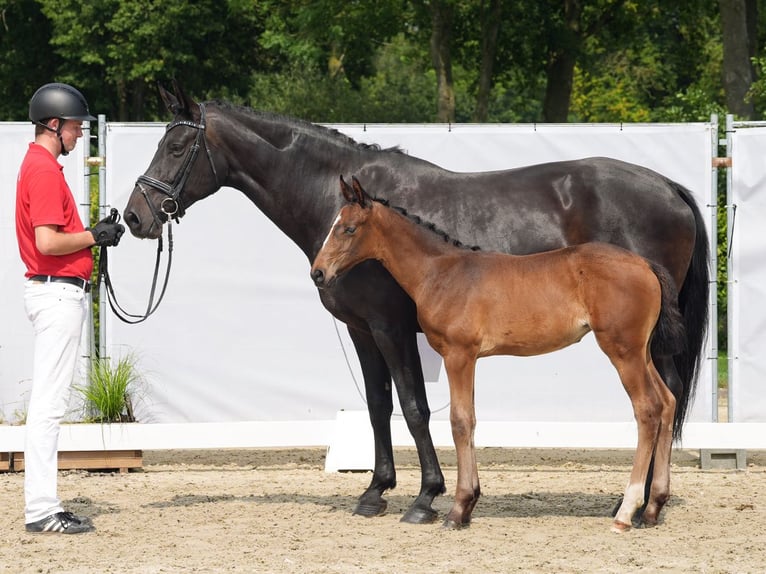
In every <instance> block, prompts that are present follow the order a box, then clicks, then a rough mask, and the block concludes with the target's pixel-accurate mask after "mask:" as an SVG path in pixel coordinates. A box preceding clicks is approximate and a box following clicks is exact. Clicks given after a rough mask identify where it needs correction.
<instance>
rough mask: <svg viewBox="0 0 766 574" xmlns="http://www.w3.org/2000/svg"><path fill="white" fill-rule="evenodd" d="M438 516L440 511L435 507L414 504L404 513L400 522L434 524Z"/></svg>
mask: <svg viewBox="0 0 766 574" xmlns="http://www.w3.org/2000/svg"><path fill="white" fill-rule="evenodd" d="M438 517H439V513H438V512H436V511H435V510H434V509H433V508H421V507H415V506H413V507H411V508H410V509H409V510H408V511H407V512H406V513H405V514H404V516H402V519H401V521H400V522H407V523H409V524H433V523H434V522H436V519H437V518H438Z"/></svg>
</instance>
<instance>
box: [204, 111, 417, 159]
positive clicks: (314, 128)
mask: <svg viewBox="0 0 766 574" xmlns="http://www.w3.org/2000/svg"><path fill="white" fill-rule="evenodd" d="M209 103H211V104H214V105H215V106H217V107H218V108H220V109H223V110H229V111H232V112H240V113H244V114H245V115H249V116H254V117H256V118H260V119H263V120H266V121H269V122H276V123H281V124H285V125H287V126H290V127H294V128H297V129H300V130H302V131H305V132H312V133H315V134H316V135H317V136H319V137H323V138H325V139H332V140H334V141H337V142H339V143H341V144H344V145H347V146H350V147H353V148H356V149H359V150H363V151H381V152H390V153H401V154H403V153H405V152H404V150H402V149H401V148H400V147H399V146H394V147H390V148H381V147H380V146H379V145H378V144H366V143H360V142H358V141H356V140H355V139H353V138H351V137H349V136H347V135H346V134H344V133H341V132H339V131H338V130H336V129H334V128H329V127H327V126H323V125H320V124H314V123H311V122H309V121H306V120H302V119H300V118H296V117H293V116H286V115H283V114H278V113H275V112H266V111H262V110H255V109H253V108H251V107H248V106H241V105H237V104H233V103H231V102H229V101H226V100H211V101H210V102H209Z"/></svg>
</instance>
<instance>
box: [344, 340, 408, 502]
mask: <svg viewBox="0 0 766 574" xmlns="http://www.w3.org/2000/svg"><path fill="white" fill-rule="evenodd" d="M348 333H349V335H350V336H351V341H352V342H353V343H354V348H355V349H356V353H357V356H358V357H359V363H360V365H361V367H362V376H363V377H364V388H365V394H366V398H367V411H368V413H369V415H370V423H371V424H372V433H373V437H374V441H375V469H374V470H373V473H372V481H370V485H369V486H368V487H367V490H365V491H364V493H362V495H361V496H360V497H359V502H358V503H357V506H356V509H355V510H354V514H360V515H362V516H378V515H381V514H384V513H385V511H386V507H387V505H388V503H387V502H386V500H385V499H384V498H383V493H384V492H385V491H386V490H388V489H389V488H394V487H396V469H395V468H394V453H393V449H392V445H391V414H392V413H393V399H392V394H391V375H390V373H389V370H388V366H387V365H386V361H385V360H384V358H383V355H382V354H381V353H380V350H379V349H378V346H377V345H376V344H375V340H374V339H373V337H372V335H370V333H366V332H364V331H361V330H359V329H355V328H353V327H349V328H348Z"/></svg>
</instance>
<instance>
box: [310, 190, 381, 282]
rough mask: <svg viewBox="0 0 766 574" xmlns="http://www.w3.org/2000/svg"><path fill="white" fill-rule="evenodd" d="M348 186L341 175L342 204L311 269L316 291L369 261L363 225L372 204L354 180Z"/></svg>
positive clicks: (369, 214)
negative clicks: (357, 265) (344, 201)
mask: <svg viewBox="0 0 766 574" xmlns="http://www.w3.org/2000/svg"><path fill="white" fill-rule="evenodd" d="M352 184H353V186H351V185H348V184H347V183H346V182H345V181H344V180H343V176H341V178H340V190H341V193H342V194H343V197H344V198H345V199H346V203H345V204H344V205H343V207H342V208H341V210H340V212H339V213H338V216H337V217H336V218H335V221H334V222H333V225H332V228H331V229H330V233H329V234H328V235H327V238H326V239H325V240H324V243H323V244H322V249H320V250H319V253H317V256H316V258H315V259H314V264H313V265H312V266H311V278H312V279H313V280H314V284H315V285H316V286H317V287H319V288H322V287H329V286H330V285H332V283H333V281H335V279H336V278H337V277H338V275H341V274H342V273H344V272H345V271H347V270H348V269H350V268H351V267H353V266H354V265H356V264H357V263H361V262H362V261H364V260H365V259H369V258H370V257H371V254H372V250H371V248H372V245H370V240H369V236H370V234H369V233H367V231H368V229H369V226H368V225H367V223H368V221H369V219H370V216H371V215H372V211H373V201H372V200H371V199H370V198H369V197H368V196H367V194H366V193H365V191H364V189H362V186H361V184H360V183H359V181H358V180H357V179H356V177H353V178H352Z"/></svg>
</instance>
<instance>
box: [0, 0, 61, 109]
mask: <svg viewBox="0 0 766 574" xmlns="http://www.w3.org/2000/svg"><path fill="white" fill-rule="evenodd" d="M50 36H51V26H50V23H49V22H48V20H47V18H46V17H45V16H44V15H43V13H42V12H41V11H40V7H39V5H38V4H37V2H35V1H34V0H0V54H2V58H0V120H3V121H25V120H27V119H28V113H29V99H30V98H31V97H32V94H33V93H34V92H35V90H36V89H37V88H39V87H40V86H42V85H43V84H45V83H48V82H50V81H52V80H53V79H54V78H56V75H57V72H58V69H59V66H60V65H61V62H60V59H59V58H58V56H57V55H56V54H55V53H54V52H53V51H52V50H50V49H49V48H48V39H49V38H50Z"/></svg>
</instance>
